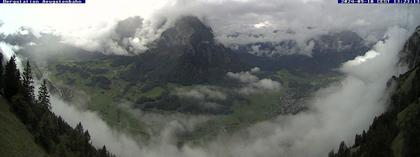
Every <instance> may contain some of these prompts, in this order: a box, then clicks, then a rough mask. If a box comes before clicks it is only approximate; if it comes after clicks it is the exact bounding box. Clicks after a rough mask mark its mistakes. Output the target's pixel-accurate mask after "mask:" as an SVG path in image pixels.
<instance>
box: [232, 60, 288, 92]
mask: <svg viewBox="0 0 420 157" xmlns="http://www.w3.org/2000/svg"><path fill="white" fill-rule="evenodd" d="M259 71H260V68H259V67H254V68H252V69H251V70H250V71H242V72H238V73H233V72H228V73H227V74H226V75H227V76H228V77H230V78H232V79H236V80H238V81H240V82H241V83H243V86H242V87H241V88H239V89H238V92H239V93H240V94H245V95H249V94H254V93H260V92H265V91H275V90H279V89H280V87H281V84H280V83H279V82H277V81H273V80H271V79H267V78H264V79H259V78H258V77H257V76H255V75H254V74H252V73H257V72H259Z"/></svg>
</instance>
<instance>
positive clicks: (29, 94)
mask: <svg viewBox="0 0 420 157" xmlns="http://www.w3.org/2000/svg"><path fill="white" fill-rule="evenodd" d="M33 83H34V81H33V78H32V70H31V65H30V64H29V61H27V62H26V66H25V69H24V71H23V76H22V92H23V96H24V97H25V99H26V101H27V102H29V103H30V104H33V103H35V94H34V86H33Z"/></svg>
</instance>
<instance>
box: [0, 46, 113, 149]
mask: <svg viewBox="0 0 420 157" xmlns="http://www.w3.org/2000/svg"><path fill="white" fill-rule="evenodd" d="M0 63H1V65H4V64H3V55H2V54H1V53H0ZM0 93H1V95H2V97H4V98H5V99H6V100H7V101H8V103H7V104H8V105H10V107H9V108H10V110H11V112H13V113H14V114H15V115H16V117H18V119H19V120H20V121H21V122H22V123H23V124H24V125H25V127H26V129H27V130H28V131H29V132H30V133H31V134H32V137H33V138H34V139H33V140H34V141H35V143H36V144H37V145H39V146H40V147H41V148H42V149H44V151H45V152H46V154H48V155H47V156H51V157H113V156H114V155H112V154H111V153H110V152H108V151H107V149H106V147H105V146H103V147H102V148H100V149H96V148H95V147H94V146H93V145H92V143H91V139H90V135H89V132H88V130H85V129H83V126H82V125H81V123H79V124H78V125H77V126H76V127H75V128H72V127H71V126H70V125H69V124H67V123H66V122H65V121H64V120H63V118H62V117H60V116H57V115H55V114H54V113H53V112H52V111H51V103H50V94H49V92H48V85H47V81H45V80H43V81H42V84H41V87H40V88H39V92H38V94H37V96H36V95H35V93H34V79H33V74H32V70H31V65H30V63H29V61H27V62H26V64H25V65H24V71H23V72H22V73H20V71H19V69H18V68H17V65H16V57H15V56H13V57H11V58H10V60H9V61H6V63H5V66H4V67H3V66H0ZM7 104H5V105H7Z"/></svg>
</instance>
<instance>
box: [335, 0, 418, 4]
mask: <svg viewBox="0 0 420 157" xmlns="http://www.w3.org/2000/svg"><path fill="white" fill-rule="evenodd" d="M338 3H339V4H420V0H338Z"/></svg>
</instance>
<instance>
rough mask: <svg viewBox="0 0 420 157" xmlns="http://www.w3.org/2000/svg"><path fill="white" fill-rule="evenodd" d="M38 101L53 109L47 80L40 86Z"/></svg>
mask: <svg viewBox="0 0 420 157" xmlns="http://www.w3.org/2000/svg"><path fill="white" fill-rule="evenodd" d="M38 103H39V104H40V105H41V106H43V107H45V108H46V109H48V110H50V109H51V103H50V94H49V93H48V89H47V81H46V80H44V81H42V84H41V87H39V92H38Z"/></svg>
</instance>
